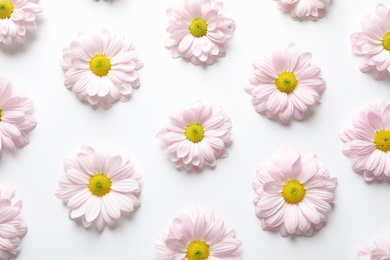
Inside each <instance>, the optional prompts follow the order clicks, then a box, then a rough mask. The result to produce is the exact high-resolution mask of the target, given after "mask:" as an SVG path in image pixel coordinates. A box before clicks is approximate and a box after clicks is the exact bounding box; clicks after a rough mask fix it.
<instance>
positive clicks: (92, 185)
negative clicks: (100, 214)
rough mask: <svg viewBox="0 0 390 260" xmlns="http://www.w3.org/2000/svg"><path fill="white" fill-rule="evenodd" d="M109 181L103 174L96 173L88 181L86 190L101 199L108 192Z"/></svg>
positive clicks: (109, 188) (109, 187)
mask: <svg viewBox="0 0 390 260" xmlns="http://www.w3.org/2000/svg"><path fill="white" fill-rule="evenodd" d="M111 184H112V182H111V180H110V178H108V177H107V176H106V175H105V174H102V173H98V174H95V175H93V176H92V177H91V178H90V179H89V183H88V188H89V190H90V191H91V193H92V194H93V195H95V196H98V197H102V196H104V195H106V194H107V193H109V192H110V190H111Z"/></svg>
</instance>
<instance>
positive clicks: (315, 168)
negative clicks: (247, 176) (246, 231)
mask: <svg viewBox="0 0 390 260" xmlns="http://www.w3.org/2000/svg"><path fill="white" fill-rule="evenodd" d="M336 185H337V180H336V178H330V177H329V173H328V171H327V170H326V169H325V168H323V167H322V166H321V165H320V162H319V160H318V158H317V156H316V155H315V154H308V155H301V154H299V153H298V152H296V151H293V150H291V149H287V148H284V149H282V150H281V151H280V152H279V153H278V154H277V155H275V156H274V157H273V158H272V160H271V162H270V163H269V165H268V166H259V167H258V168H257V176H256V179H255V180H254V181H253V188H254V190H255V192H256V195H255V198H254V200H253V202H254V204H255V207H256V215H257V216H258V217H259V218H260V219H261V223H262V227H263V229H264V230H278V229H279V230H280V234H281V235H282V236H289V235H298V236H301V235H303V236H312V235H313V232H314V231H316V230H319V229H320V228H322V226H323V225H324V223H325V221H326V217H327V214H328V212H330V211H331V209H332V206H331V203H332V202H333V198H334V190H335V189H336Z"/></svg>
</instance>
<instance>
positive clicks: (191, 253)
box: [186, 240, 210, 260]
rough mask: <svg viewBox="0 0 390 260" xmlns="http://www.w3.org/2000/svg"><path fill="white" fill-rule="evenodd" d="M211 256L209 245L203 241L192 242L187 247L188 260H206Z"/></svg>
mask: <svg viewBox="0 0 390 260" xmlns="http://www.w3.org/2000/svg"><path fill="white" fill-rule="evenodd" d="M209 255H210V249H209V245H208V244H206V243H205V242H203V241H201V240H195V241H192V242H191V244H189V245H188V247H187V253H186V257H187V259H188V260H206V259H207V258H208V257H209Z"/></svg>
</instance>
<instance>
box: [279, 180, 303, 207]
mask: <svg viewBox="0 0 390 260" xmlns="http://www.w3.org/2000/svg"><path fill="white" fill-rule="evenodd" d="M305 194H306V189H305V186H303V184H302V183H300V182H299V181H297V180H291V181H288V182H286V183H285V184H284V186H283V190H282V196H283V198H284V200H285V201H286V202H287V203H290V204H298V203H299V202H301V201H302V200H303V199H304V198H305Z"/></svg>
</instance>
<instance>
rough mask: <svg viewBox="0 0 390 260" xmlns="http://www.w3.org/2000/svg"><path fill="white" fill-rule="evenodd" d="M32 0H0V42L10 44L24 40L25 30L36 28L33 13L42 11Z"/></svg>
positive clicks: (32, 30)
mask: <svg viewBox="0 0 390 260" xmlns="http://www.w3.org/2000/svg"><path fill="white" fill-rule="evenodd" d="M34 2H35V1H34V0H0V42H3V43H4V44H6V45H11V43H12V40H13V39H15V40H16V41H17V42H19V43H23V42H24V41H25V40H26V31H30V32H34V31H36V30H37V24H36V23H35V15H37V14H39V13H40V12H42V9H41V7H40V6H39V5H37V4H36V3H34Z"/></svg>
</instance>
